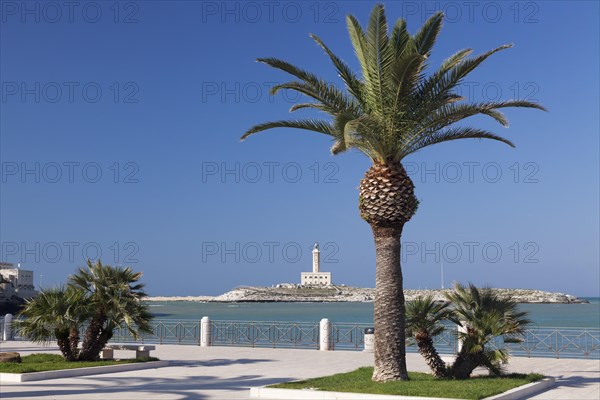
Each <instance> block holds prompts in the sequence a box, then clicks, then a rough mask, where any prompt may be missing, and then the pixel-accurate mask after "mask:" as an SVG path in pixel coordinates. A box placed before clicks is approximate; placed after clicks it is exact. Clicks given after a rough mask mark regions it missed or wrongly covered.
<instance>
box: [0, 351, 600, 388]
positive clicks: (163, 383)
mask: <svg viewBox="0 0 600 400" xmlns="http://www.w3.org/2000/svg"><path fill="white" fill-rule="evenodd" d="M0 349H1V351H18V352H20V353H21V354H22V355H27V354H30V353H37V352H45V353H48V352H52V353H58V348H57V347H56V346H49V347H42V346H39V345H35V344H32V343H30V342H22V341H11V342H0ZM154 354H155V355H156V357H159V358H160V359H162V360H170V361H171V365H170V366H169V367H165V368H160V369H150V370H142V371H134V372H120V373H114V374H105V375H96V376H88V377H76V378H66V379H53V380H47V381H38V382H23V383H4V382H0V398H2V399H3V400H5V399H34V398H35V399H57V400H60V399H69V400H75V399H103V400H104V399H110V400H134V399H143V400H155V399H156V400H161V399H169V400H175V399H178V400H179V399H181V400H183V399H186V400H204V399H221V400H229V399H248V398H249V390H248V389H249V388H250V387H252V386H261V385H266V384H271V383H277V382H282V381H286V380H292V379H304V378H312V377H317V376H323V375H330V374H333V373H340V372H347V371H351V370H353V369H356V368H358V367H361V366H367V365H372V362H373V355H372V354H369V353H363V352H357V351H332V352H322V351H316V350H291V349H266V348H247V347H196V346H189V345H187V346H180V345H157V346H156V350H155V351H154V352H153V355H154ZM407 358H408V364H409V369H410V370H412V371H423V372H426V371H428V369H427V366H426V365H425V363H424V361H423V359H422V358H421V356H419V355H418V354H414V353H410V354H408V355H407ZM509 370H510V371H514V372H539V373H543V374H546V375H550V376H554V377H556V380H557V383H556V386H555V388H554V389H552V390H550V391H547V392H545V393H542V394H540V395H538V396H535V397H532V399H535V400H541V399H548V400H550V399H565V400H588V399H589V400H598V398H599V396H600V360H574V359H553V358H523V357H515V358H513V359H512V361H511V364H510V368H509Z"/></svg>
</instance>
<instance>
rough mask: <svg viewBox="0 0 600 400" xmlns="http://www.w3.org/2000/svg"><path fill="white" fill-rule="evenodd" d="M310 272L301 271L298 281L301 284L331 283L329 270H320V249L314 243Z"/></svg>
mask: <svg viewBox="0 0 600 400" xmlns="http://www.w3.org/2000/svg"><path fill="white" fill-rule="evenodd" d="M312 264H313V265H312V272H302V273H301V274H300V282H301V283H302V284H303V285H331V272H321V251H320V250H319V244H318V243H315V246H314V247H313V251H312Z"/></svg>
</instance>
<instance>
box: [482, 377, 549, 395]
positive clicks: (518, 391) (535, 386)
mask: <svg viewBox="0 0 600 400" xmlns="http://www.w3.org/2000/svg"><path fill="white" fill-rule="evenodd" d="M555 382H556V381H555V379H554V378H552V377H548V378H544V379H542V380H540V381H537V382H531V383H528V384H527V385H523V386H519V387H516V388H514V389H510V390H508V391H506V392H504V393H500V394H497V395H495V396H492V397H486V398H485V399H483V400H517V399H524V398H529V397H530V396H531V395H532V394H534V393H539V392H543V391H544V390H548V389H550V388H551V387H552V386H554V383H555Z"/></svg>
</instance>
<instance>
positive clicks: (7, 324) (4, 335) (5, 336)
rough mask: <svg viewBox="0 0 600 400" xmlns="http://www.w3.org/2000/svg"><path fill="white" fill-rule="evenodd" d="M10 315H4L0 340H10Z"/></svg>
mask: <svg viewBox="0 0 600 400" xmlns="http://www.w3.org/2000/svg"><path fill="white" fill-rule="evenodd" d="M12 319H13V316H12V314H6V315H5V316H4V328H3V329H2V340H4V341H7V340H12V338H13V335H12Z"/></svg>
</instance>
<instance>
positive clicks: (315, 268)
mask: <svg viewBox="0 0 600 400" xmlns="http://www.w3.org/2000/svg"><path fill="white" fill-rule="evenodd" d="M312 255H313V272H314V273H315V274H318V273H319V272H320V268H321V266H320V265H319V263H320V262H321V252H320V251H319V243H315V247H313V251H312Z"/></svg>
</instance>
